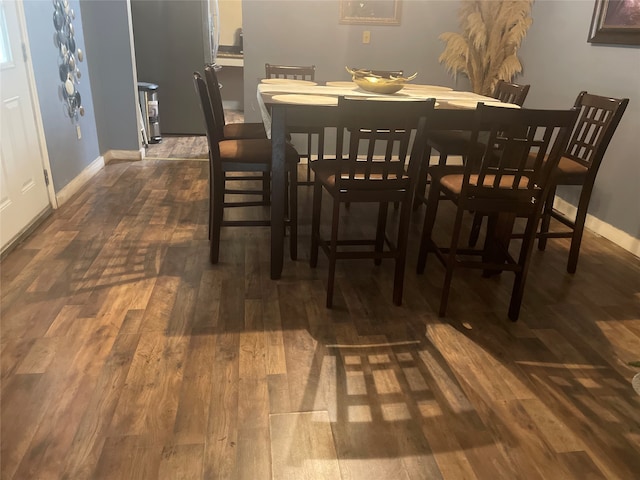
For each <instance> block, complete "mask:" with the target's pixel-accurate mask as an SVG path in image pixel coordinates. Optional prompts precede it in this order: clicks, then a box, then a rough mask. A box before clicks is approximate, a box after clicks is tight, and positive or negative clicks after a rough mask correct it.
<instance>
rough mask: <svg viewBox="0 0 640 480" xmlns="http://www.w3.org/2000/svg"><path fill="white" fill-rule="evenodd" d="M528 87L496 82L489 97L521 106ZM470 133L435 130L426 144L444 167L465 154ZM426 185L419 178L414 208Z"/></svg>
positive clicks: (428, 157)
mask: <svg viewBox="0 0 640 480" xmlns="http://www.w3.org/2000/svg"><path fill="white" fill-rule="evenodd" d="M529 88H530V85H521V84H517V83H513V82H506V81H504V80H498V83H497V84H496V87H495V89H494V91H493V94H492V95H491V96H492V97H493V98H495V99H496V100H500V101H501V102H503V103H512V104H515V105H518V106H520V107H521V106H522V105H523V104H524V101H525V100H526V98H527V94H528V93H529ZM469 136H470V132H468V131H461V130H436V131H433V132H430V133H429V137H428V138H429V139H428V143H429V146H430V149H431V150H436V151H438V152H439V154H440V156H439V159H438V163H439V164H440V165H444V164H446V163H447V158H448V157H449V156H451V155H457V156H462V157H464V155H465V154H466V152H467V149H468V146H469ZM431 150H429V151H427V157H426V158H425V162H429V159H430V157H431ZM426 184H427V179H426V177H425V178H421V179H420V182H419V184H418V188H417V189H416V192H417V194H418V195H416V198H415V200H414V205H413V206H414V208H417V207H419V206H420V205H421V204H422V203H423V202H424V200H425V198H424V195H423V194H424V192H425V187H426Z"/></svg>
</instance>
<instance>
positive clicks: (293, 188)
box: [288, 164, 298, 260]
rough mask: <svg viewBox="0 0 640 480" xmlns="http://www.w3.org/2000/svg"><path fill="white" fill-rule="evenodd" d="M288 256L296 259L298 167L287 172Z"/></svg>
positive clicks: (295, 166)
mask: <svg viewBox="0 0 640 480" xmlns="http://www.w3.org/2000/svg"><path fill="white" fill-rule="evenodd" d="M288 190H289V255H290V256H291V260H297V259H298V166H297V164H296V165H294V166H293V167H292V168H291V170H289V188H288Z"/></svg>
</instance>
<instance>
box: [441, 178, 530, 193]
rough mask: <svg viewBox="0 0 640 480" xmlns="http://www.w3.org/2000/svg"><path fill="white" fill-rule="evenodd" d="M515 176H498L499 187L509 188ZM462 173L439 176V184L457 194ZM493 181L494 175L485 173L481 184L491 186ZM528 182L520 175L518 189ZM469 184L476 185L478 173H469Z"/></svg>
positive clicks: (461, 180) (524, 186) (461, 181)
mask: <svg viewBox="0 0 640 480" xmlns="http://www.w3.org/2000/svg"><path fill="white" fill-rule="evenodd" d="M514 178H515V176H514V175H503V176H502V177H501V178H500V188H503V189H509V190H511V189H512V188H511V186H512V185H513V181H514ZM463 179H464V175H461V174H456V175H444V176H443V177H442V178H440V184H441V185H442V186H443V187H445V188H446V189H447V190H449V191H450V192H452V193H454V194H455V195H459V194H460V192H462V184H463ZM494 181H495V175H486V176H485V177H484V182H483V186H484V187H491V186H492V185H493V182H494ZM528 183H529V179H528V178H526V177H521V178H520V181H519V182H518V189H525V188H527V184H528ZM469 185H470V186H477V185H478V175H470V176H469Z"/></svg>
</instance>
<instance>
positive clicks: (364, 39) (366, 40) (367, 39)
mask: <svg viewBox="0 0 640 480" xmlns="http://www.w3.org/2000/svg"><path fill="white" fill-rule="evenodd" d="M369 42H371V32H370V31H369V30H365V31H364V32H362V43H369Z"/></svg>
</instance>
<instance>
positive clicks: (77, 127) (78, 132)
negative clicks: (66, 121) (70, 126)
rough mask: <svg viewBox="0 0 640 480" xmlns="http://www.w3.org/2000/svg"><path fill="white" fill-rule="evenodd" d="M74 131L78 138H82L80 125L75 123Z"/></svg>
mask: <svg viewBox="0 0 640 480" xmlns="http://www.w3.org/2000/svg"><path fill="white" fill-rule="evenodd" d="M76 133H77V134H78V140H80V139H81V138H82V132H81V131H80V125H76Z"/></svg>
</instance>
